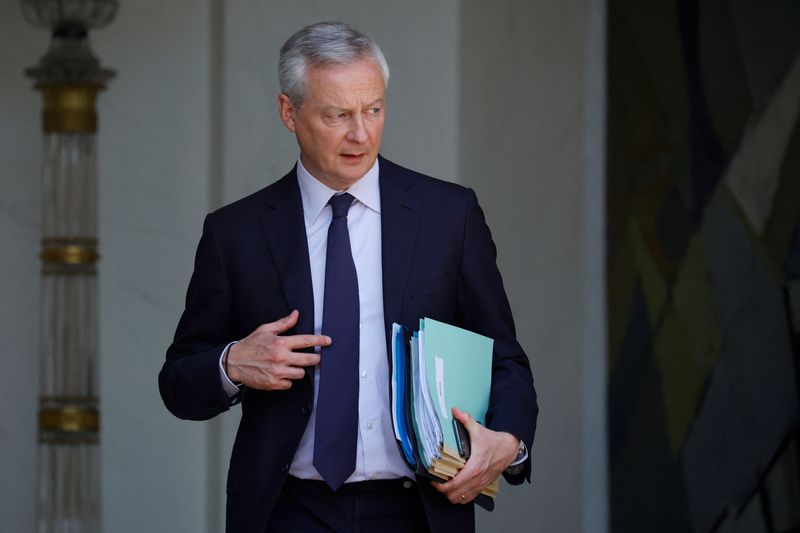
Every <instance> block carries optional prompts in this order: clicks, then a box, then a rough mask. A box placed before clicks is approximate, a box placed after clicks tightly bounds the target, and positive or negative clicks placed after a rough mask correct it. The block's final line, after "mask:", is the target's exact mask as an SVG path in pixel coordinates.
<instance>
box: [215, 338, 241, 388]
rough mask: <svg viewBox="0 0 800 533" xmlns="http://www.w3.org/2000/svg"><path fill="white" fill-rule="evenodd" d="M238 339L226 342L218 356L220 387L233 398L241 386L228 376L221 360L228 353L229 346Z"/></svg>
mask: <svg viewBox="0 0 800 533" xmlns="http://www.w3.org/2000/svg"><path fill="white" fill-rule="evenodd" d="M237 342H239V341H233V342H232V343H230V344H228V345H227V346H226V347H225V349H224V350H222V355H220V356H219V379H220V381H221V382H222V388H223V390H224V391H225V394H227V395H228V398H229V399H230V398H233V397H234V396H236V395H237V394H239V388H240V387H241V386H242V385H241V384H239V385H237V384H236V383H234V382H233V381H231V378H229V377H228V374H226V373H225V368H224V367H223V365H222V361H223V360H224V359H225V356H226V355H228V350H230V349H231V346H233V345H234V344H236V343H237Z"/></svg>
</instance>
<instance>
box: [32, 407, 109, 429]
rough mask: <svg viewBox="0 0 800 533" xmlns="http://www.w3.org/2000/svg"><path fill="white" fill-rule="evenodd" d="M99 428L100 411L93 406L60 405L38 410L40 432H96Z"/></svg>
mask: <svg viewBox="0 0 800 533" xmlns="http://www.w3.org/2000/svg"><path fill="white" fill-rule="evenodd" d="M99 429H100V413H99V412H98V411H97V409H96V408H94V407H85V406H80V405H62V406H60V407H47V408H42V409H40V410H39V431H40V432H51V431H55V432H61V433H96V432H97V431H98V430H99Z"/></svg>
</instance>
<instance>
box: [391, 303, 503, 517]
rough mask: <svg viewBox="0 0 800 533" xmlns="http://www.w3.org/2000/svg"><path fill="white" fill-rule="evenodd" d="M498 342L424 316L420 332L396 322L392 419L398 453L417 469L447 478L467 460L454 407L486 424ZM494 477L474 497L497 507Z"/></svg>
mask: <svg viewBox="0 0 800 533" xmlns="http://www.w3.org/2000/svg"><path fill="white" fill-rule="evenodd" d="M493 344H494V341H493V340H492V339H490V338H488V337H484V336H483V335H478V334H477V333H473V332H471V331H467V330H465V329H462V328H458V327H455V326H451V325H449V324H445V323H443V322H439V321H436V320H432V319H430V318H423V319H421V320H420V323H419V331H414V332H412V331H410V330H408V329H406V328H404V327H402V326H400V325H398V324H393V325H392V382H391V383H392V422H393V424H394V434H395V437H396V439H397V443H398V447H399V448H400V452H401V454H402V456H403V458H404V459H405V461H406V463H407V464H408V465H409V467H411V469H412V470H414V471H415V472H416V473H417V474H420V475H422V476H425V477H428V478H431V479H434V480H438V481H446V480H448V479H450V478H452V477H453V476H455V475H456V474H457V473H458V471H459V470H460V469H461V468H462V467H463V466H464V464H465V463H466V461H467V459H469V451H470V449H469V435H468V433H467V431H466V430H465V428H464V426H463V425H461V423H460V422H458V421H457V420H456V419H455V417H453V414H452V412H451V408H452V407H454V406H455V407H457V408H458V409H460V410H461V411H465V412H467V413H469V414H470V415H471V416H472V417H473V418H474V419H475V420H476V421H477V422H479V423H480V424H485V422H486V421H485V418H486V411H487V409H488V407H489V392H490V390H491V381H492V349H493ZM499 481H500V480H499V479H497V480H495V481H494V483H492V484H491V485H490V486H489V487H487V488H486V489H485V490H484V491H483V493H481V494H480V495H479V496H478V498H476V500H475V502H476V503H477V504H478V505H481V506H482V507H484V508H486V509H488V510H490V511H491V510H492V509H494V497H495V496H496V495H497V492H498V490H499Z"/></svg>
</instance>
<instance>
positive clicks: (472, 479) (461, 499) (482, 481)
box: [431, 407, 519, 503]
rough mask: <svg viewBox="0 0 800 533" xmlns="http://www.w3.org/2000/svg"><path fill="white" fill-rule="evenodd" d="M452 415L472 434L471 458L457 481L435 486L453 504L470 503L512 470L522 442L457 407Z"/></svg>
mask: <svg viewBox="0 0 800 533" xmlns="http://www.w3.org/2000/svg"><path fill="white" fill-rule="evenodd" d="M452 412H453V416H454V417H456V419H458V421H459V422H461V423H462V424H464V427H465V428H466V429H467V432H469V439H470V448H471V453H470V457H469V460H467V463H466V464H465V465H464V467H463V468H462V469H461V470H459V472H458V474H456V476H455V477H454V478H452V479H450V480H449V481H447V482H446V483H432V484H431V485H433V487H434V488H436V490H438V491H439V492H441V493H442V494H444V495H445V496H446V497H447V499H448V500H450V501H451V502H452V503H469V502H471V501H472V500H474V499H475V498H476V497H477V496H478V494H480V493H481V491H482V490H483V489H485V488H486V487H488V486H489V485H490V484H491V483H492V482H493V481H494V480H495V479H497V478H498V477H500V474H502V473H503V470H505V469H506V468H508V465H510V464H511V462H512V461H513V460H514V458H515V457H516V456H517V450H518V449H519V439H518V438H516V437H515V436H514V435H512V434H511V433H506V432H503V431H492V430H491V429H487V428H485V427H483V426H482V425H480V424H479V423H477V422H476V421H475V419H474V418H472V416H470V415H469V413H466V412H463V411H460V410H459V409H457V408H455V407H453V410H452Z"/></svg>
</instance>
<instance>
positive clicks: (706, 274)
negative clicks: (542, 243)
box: [606, 0, 800, 533]
mask: <svg viewBox="0 0 800 533" xmlns="http://www.w3.org/2000/svg"><path fill="white" fill-rule="evenodd" d="M608 18H609V31H608V39H609V42H608V58H609V68H608V94H609V98H608V102H609V103H608V105H609V109H608V137H607V139H608V141H607V142H608V169H607V175H608V178H607V187H608V188H607V195H606V202H607V212H608V213H609V219H608V227H607V232H608V233H607V239H608V247H607V250H608V256H607V267H608V269H607V271H608V279H607V283H608V298H609V300H608V313H609V343H610V346H609V354H610V356H609V357H610V358H611V360H610V361H609V368H610V375H609V389H608V394H609V402H608V404H609V439H610V442H609V449H610V457H609V460H610V473H611V514H612V524H611V526H612V527H611V529H612V531H615V532H637V533H638V532H641V531H648V532H658V531H664V532H670V533H673V532H679V531H692V532H711V531H714V532H738V531H741V532H748V533H759V532H762V531H763V532H772V531H776V532H787V531H800V468H798V465H799V464H800V460H799V459H800V426H799V425H798V423H799V421H800V415H799V414H798V398H799V396H798V386H797V383H798V368H800V365H799V364H798V361H800V342H798V338H800V335H799V334H800V120H798V115H800V54H798V52H799V51H800V32H797V28H798V27H800V3H798V2H793V1H791V0H782V1H777V0H776V1H772V2H769V3H767V4H766V5H762V4H758V5H756V4H755V3H753V2H746V1H744V0H729V1H725V0H713V1H709V2H698V1H697V0H694V1H691V0H690V1H673V2H657V3H650V2H636V1H635V0H611V1H610V2H609V8H608Z"/></svg>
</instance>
